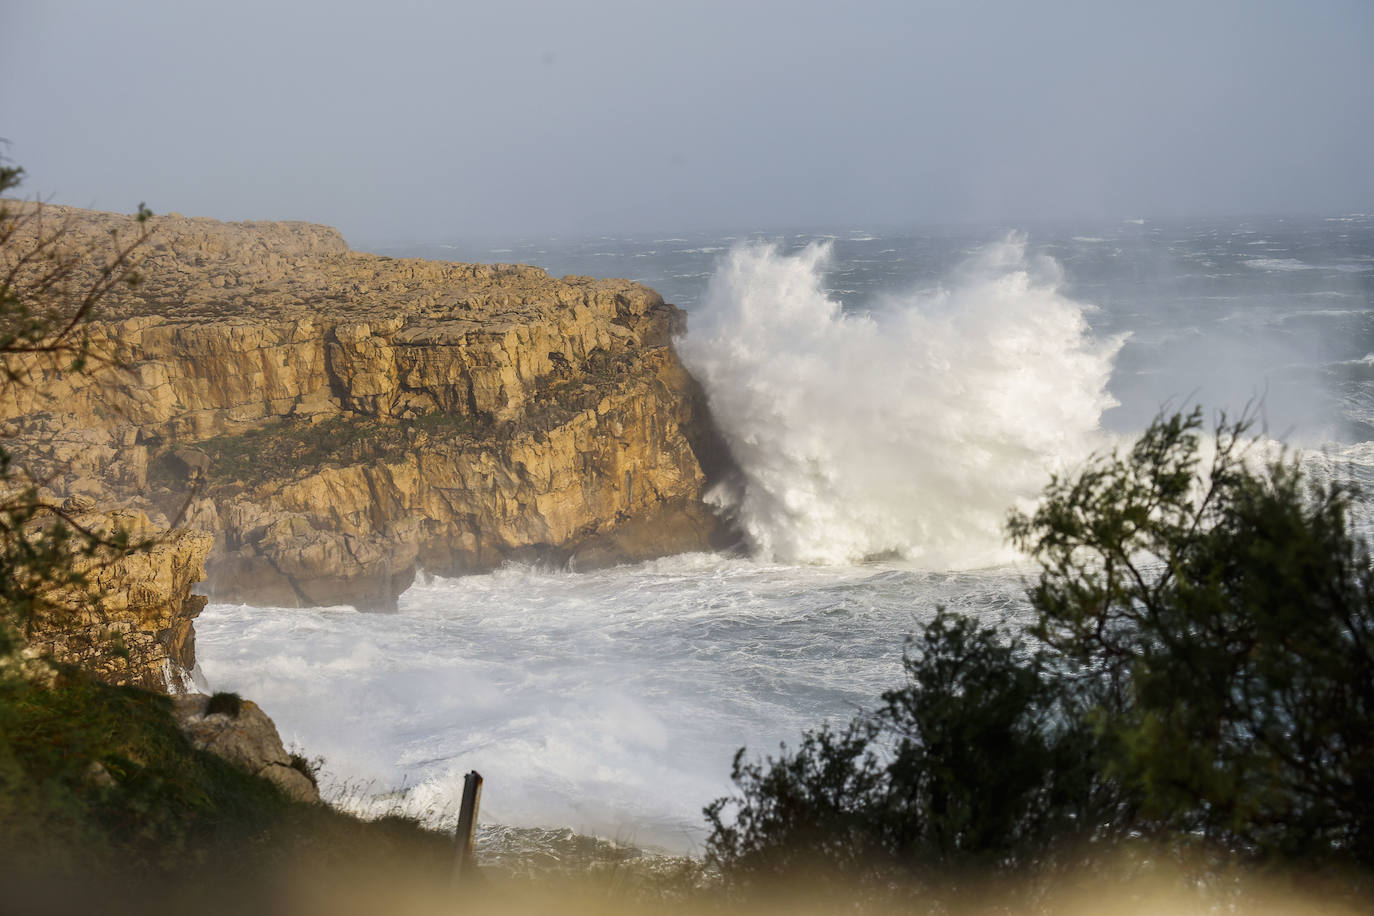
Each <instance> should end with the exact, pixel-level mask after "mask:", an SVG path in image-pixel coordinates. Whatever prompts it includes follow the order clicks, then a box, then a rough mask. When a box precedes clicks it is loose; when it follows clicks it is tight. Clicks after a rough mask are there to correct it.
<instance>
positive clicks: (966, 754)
mask: <svg viewBox="0 0 1374 916" xmlns="http://www.w3.org/2000/svg"><path fill="white" fill-rule="evenodd" d="M1051 663H1052V659H1051V658H1050V656H1049V655H1048V654H1047V653H1045V652H1043V651H1032V650H1031V649H1030V648H1029V647H1028V646H1027V645H1026V644H1025V643H1024V642H1023V641H1022V640H1021V639H1019V638H1017V637H1015V636H1014V635H1012V634H1009V633H1007V632H1003V631H1002V630H1000V629H999V628H997V627H991V626H983V625H980V624H978V623H977V622H976V621H974V620H972V619H971V618H968V617H965V616H961V615H958V614H951V613H948V612H946V611H944V610H941V611H939V612H937V613H936V615H935V617H934V619H933V620H932V621H931V622H930V623H929V624H928V625H927V626H926V627H925V629H924V630H923V631H922V632H921V633H920V634H919V636H917V637H915V638H913V639H912V640H910V641H909V643H908V646H907V652H906V654H905V656H904V665H905V669H906V674H907V682H906V684H905V685H904V686H902V687H900V688H898V689H894V690H890V691H888V692H886V693H884V694H883V697H882V701H883V702H882V705H881V706H880V707H878V708H877V709H876V710H875V711H873V712H871V713H867V714H864V715H860V716H858V717H856V718H855V719H854V720H853V721H851V722H850V723H849V725H848V726H847V727H845V728H844V729H842V730H839V731H835V730H831V729H829V728H822V729H819V730H817V731H812V732H808V733H807V734H806V735H805V736H804V737H803V739H802V742H801V745H800V746H799V747H798V748H797V749H796V750H795V751H789V750H788V749H787V748H786V747H784V748H783V749H782V751H781V753H780V755H779V756H778V757H776V758H769V759H767V760H765V761H762V762H758V761H754V762H749V761H746V760H745V758H744V750H743V749H741V750H740V752H739V753H738V754H736V756H735V763H734V768H733V772H732V774H731V775H732V779H733V780H734V782H735V784H736V786H737V787H738V788H739V790H740V791H739V794H738V795H736V796H735V797H733V798H722V799H718V800H717V801H715V802H714V803H713V804H712V805H711V806H710V807H708V808H707V812H706V813H707V817H708V820H709V821H710V824H711V827H712V833H711V836H710V840H709V843H708V849H709V855H710V857H711V858H712V859H713V860H714V861H715V862H716V863H717V864H719V865H721V866H723V867H724V868H725V870H726V871H727V872H728V873H729V874H730V876H731V877H732V878H734V879H736V880H737V881H746V882H752V881H755V880H761V881H768V880H770V879H772V878H776V877H783V876H787V875H788V874H792V873H795V872H797V871H799V870H801V869H805V870H806V871H807V872H809V874H810V875H811V877H813V878H815V877H833V878H837V879H839V880H841V881H852V880H854V879H856V878H864V877H882V878H892V877H894V876H899V875H905V876H906V877H912V878H918V879H921V880H923V881H926V882H937V883H940V884H942V885H949V884H951V882H953V883H957V882H958V881H959V880H960V879H961V877H963V876H967V875H969V874H970V873H973V875H974V876H975V877H976V876H978V875H981V874H982V873H983V872H986V871H988V870H991V871H996V872H1008V871H1012V870H1015V869H1018V868H1024V867H1029V866H1041V865H1045V864H1047V863H1049V862H1050V861H1052V860H1053V859H1054V857H1055V856H1056V854H1057V853H1059V852H1060V851H1065V852H1071V851H1072V849H1073V848H1074V847H1076V846H1078V845H1079V844H1081V843H1083V842H1086V841H1088V840H1090V839H1094V838H1097V834H1098V833H1100V831H1101V830H1103V829H1110V824H1111V822H1112V819H1113V815H1114V814H1115V813H1116V808H1117V806H1118V805H1119V804H1120V801H1119V800H1118V799H1116V798H1114V797H1113V795H1112V793H1111V791H1110V788H1111V787H1110V786H1106V785H1103V784H1101V783H1100V781H1099V780H1098V779H1097V774H1096V773H1095V772H1094V771H1093V770H1092V768H1091V767H1090V766H1089V765H1088V764H1089V762H1090V761H1091V759H1092V749H1093V745H1094V736H1093V734H1092V732H1091V729H1089V728H1088V727H1087V726H1086V724H1085V720H1084V717H1083V716H1082V715H1081V711H1080V710H1078V709H1077V708H1076V706H1075V704H1076V699H1075V697H1074V696H1073V694H1072V693H1071V692H1069V691H1066V690H1063V689H1061V682H1060V681H1059V680H1058V679H1057V678H1055V677H1054V676H1052V675H1051V673H1050V671H1049V670H1048V666H1049V665H1050V664H1051Z"/></svg>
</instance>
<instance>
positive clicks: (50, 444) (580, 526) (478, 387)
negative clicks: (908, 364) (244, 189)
mask: <svg viewBox="0 0 1374 916" xmlns="http://www.w3.org/2000/svg"><path fill="white" fill-rule="evenodd" d="M50 209H52V210H54V211H58V212H59V213H60V214H61V215H63V216H65V217H66V218H68V219H70V220H71V225H72V227H73V235H75V236H78V237H83V238H88V239H90V240H91V245H92V246H93V247H98V245H99V244H100V240H101V239H102V238H104V237H106V236H107V235H108V232H109V230H110V229H119V228H121V225H122V224H121V222H120V221H121V219H122V218H121V217H117V216H114V215H112V214H100V213H91V212H89V211H74V210H68V209H66V208H50ZM140 271H141V273H142V274H143V277H144V281H143V283H142V284H141V285H140V286H139V287H137V288H135V289H132V290H121V291H120V292H119V293H118V294H116V295H114V296H112V297H111V300H110V301H109V302H108V303H107V304H106V307H105V311H104V313H103V320H101V321H99V322H97V323H95V324H93V325H92V326H91V328H90V340H91V346H92V349H93V351H94V352H95V353H97V354H100V355H101V356H102V357H103V360H104V362H103V366H104V368H100V367H99V364H100V363H101V361H100V360H97V361H96V364H97V368H96V369H95V370H94V371H88V372H86V373H84V374H69V373H64V372H62V371H61V368H62V367H60V366H54V365H51V364H49V363H45V362H44V361H43V360H41V359H33V360H31V361H29V362H28V363H26V364H24V365H23V366H20V367H19V369H20V372H21V374H22V375H24V376H26V377H27V379H28V381H30V382H31V383H32V384H29V385H25V386H12V390H11V391H9V392H8V393H7V400H6V401H5V402H4V403H0V418H4V419H7V420H8V422H9V425H10V429H9V430H8V432H9V433H10V434H11V436H12V437H13V438H14V439H15V440H16V441H18V442H20V443H21V447H20V449H19V451H20V452H21V458H22V459H23V460H25V461H26V462H28V463H29V464H30V465H31V466H34V467H37V468H39V469H40V471H41V472H42V473H43V474H44V475H45V476H46V479H47V486H48V487H49V488H50V490H51V491H52V494H53V495H54V497H56V498H61V497H65V496H69V495H84V496H90V497H93V498H96V499H98V500H101V501H110V500H114V501H118V502H121V503H123V504H125V505H131V506H136V507H138V508H142V509H145V510H147V511H149V512H150V513H151V514H153V515H154V517H155V518H160V519H161V520H170V519H173V518H174V517H175V516H176V515H177V513H178V511H179V510H180V509H181V508H182V507H183V506H185V507H186V513H185V519H184V520H185V523H186V524H187V525H189V526H190V527H192V528H196V529H198V530H201V531H205V532H208V533H211V534H213V535H214V536H215V539H216V543H215V548H214V551H213V553H212V554H211V556H210V558H209V562H208V572H209V588H210V591H211V594H212V595H213V596H214V597H216V598H222V599H224V600H241V601H249V602H256V603H270V604H281V605H288V606H291V605H312V604H334V603H351V604H356V605H359V606H363V607H388V606H392V605H393V604H394V600H395V597H396V596H397V595H398V594H399V593H400V592H401V591H402V590H403V589H404V588H405V587H406V586H407V585H408V584H409V583H410V581H411V580H412V578H413V576H414V574H415V571H416V569H417V568H424V569H425V570H428V571H430V572H433V573H436V574H456V573H464V572H472V571H479V570H484V569H489V568H492V567H493V566H495V565H498V564H499V563H501V562H502V561H503V560H505V559H507V558H525V559H545V560H552V561H555V562H563V561H571V562H572V563H574V564H575V565H590V564H603V563H609V562H617V561H622V560H632V559H640V558H647V557H651V556H658V555H663V554H667V553H673V552H679V551H683V550H696V549H709V548H711V547H716V546H721V545H722V544H723V543H724V542H725V541H726V540H728V535H727V533H726V531H725V529H724V527H723V526H722V524H721V523H720V522H719V521H718V520H717V519H716V518H715V517H714V516H713V515H712V514H711V513H710V512H709V511H708V510H707V509H706V508H705V507H704V506H703V504H702V502H701V494H702V490H703V487H704V486H705V485H706V483H707V480H708V476H709V475H711V474H714V473H716V472H717V471H718V470H719V469H720V468H722V467H723V466H724V465H725V464H726V463H727V462H728V458H726V456H725V453H724V449H723V448H722V447H721V446H720V445H719V443H718V440H717V439H716V438H715V437H714V435H713V433H712V429H711V424H710V421H709V418H708V417H707V415H706V408H705V399H704V398H703V396H702V394H701V392H700V390H699V389H698V387H697V386H696V384H695V383H694V382H693V380H692V379H691V378H690V376H689V375H688V374H687V372H686V371H685V370H684V369H683V367H682V365H681V363H680V362H679V361H678V359H677V356H676V354H675V353H674V352H673V350H672V347H671V344H670V337H671V336H672V334H673V333H674V332H676V331H679V330H680V329H681V326H682V320H683V317H682V314H681V312H679V311H678V310H677V309H676V308H674V307H673V306H670V305H666V304H664V302H663V300H662V299H661V297H659V296H658V295H657V294H656V293H654V292H653V291H652V290H649V289H647V288H645V287H642V286H639V285H637V284H634V283H630V282H628V281H622V280H592V279H589V278H585V277H564V278H563V279H561V280H556V279H553V278H550V277H549V276H548V275H547V274H545V273H544V272H543V271H542V270H538V269H536V268H532V267H523V266H511V265H490V266H483V265H468V264H448V263H440V262H429V261H421V260H400V259H392V258H385V257H379V256H374V255H367V254H361V253H357V252H352V251H350V250H349V249H348V247H347V245H346V244H345V243H344V242H343V239H342V238H341V237H340V236H339V235H338V233H337V232H335V231H334V230H331V229H326V228H324V227H319V226H311V225H307V224H297V223H266V224H264V223H243V224H225V223H219V222H215V221H211V220H199V219H196V220H188V219H184V218H181V217H176V216H171V217H162V218H156V219H155V222H154V233H153V236H152V239H151V243H150V245H149V246H148V248H147V256H146V258H145V259H144V261H143V262H142V264H141V265H140ZM188 494H191V495H193V497H194V498H192V499H191V500H190V503H189V505H186V497H187V495H188Z"/></svg>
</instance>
